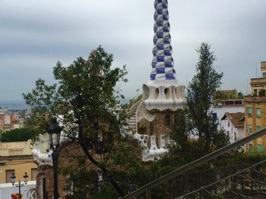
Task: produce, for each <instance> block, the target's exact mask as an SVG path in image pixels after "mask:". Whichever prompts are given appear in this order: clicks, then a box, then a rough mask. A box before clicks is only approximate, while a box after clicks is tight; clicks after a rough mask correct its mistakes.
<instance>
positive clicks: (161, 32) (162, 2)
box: [150, 0, 175, 80]
mask: <svg viewBox="0 0 266 199" xmlns="http://www.w3.org/2000/svg"><path fill="white" fill-rule="evenodd" d="M154 7H155V14H154V20H155V23H154V37H153V43H154V47H153V59H152V72H151V75H150V77H151V80H174V79H175V70H174V60H173V58H172V46H171V35H170V24H169V21H168V19H169V15H168V3H167V0H158V1H155V5H154Z"/></svg>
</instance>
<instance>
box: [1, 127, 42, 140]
mask: <svg viewBox="0 0 266 199" xmlns="http://www.w3.org/2000/svg"><path fill="white" fill-rule="evenodd" d="M36 133H37V132H36V131H35V130H34V129H30V128H19V129H12V130H10V131H6V132H5V133H3V134H2V137H1V142H22V141H28V140H30V139H32V138H34V137H35V136H36Z"/></svg>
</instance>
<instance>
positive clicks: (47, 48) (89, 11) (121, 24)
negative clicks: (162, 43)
mask: <svg viewBox="0 0 266 199" xmlns="http://www.w3.org/2000/svg"><path fill="white" fill-rule="evenodd" d="M153 4H154V0H146V1H143V0H127V1H126V2H125V1H121V0H120V1H119V0H99V1H92V0H87V1H84V0H77V1H68V2H63V3H61V2H60V1H57V2H54V1H52V0H48V1H45V2H42V3H39V2H32V1H29V0H25V1H23V2H17V1H16V2H10V1H7V0H4V1H2V2H1V8H0V9H1V12H0V24H1V25H0V27H1V31H0V42H1V45H0V52H1V53H0V59H1V73H0V74H1V75H0V78H1V84H0V85H1V86H0V89H1V95H0V101H1V100H2V101H3V100H5V101H9V100H23V98H22V93H27V92H30V91H31V89H33V88H34V87H35V81H36V80H37V79H39V78H42V79H45V80H47V83H48V84H51V83H53V82H54V81H53V75H52V69H53V67H54V66H55V65H56V62H57V61H60V62H62V64H63V65H64V66H68V65H69V64H71V63H72V62H73V61H74V60H75V59H76V58H77V57H80V56H82V57H83V58H85V59H86V58H87V57H88V55H89V53H90V52H91V51H92V50H93V49H96V48H97V47H98V46H99V45H102V47H103V48H104V49H105V50H106V51H107V52H108V53H112V54H113V55H114V63H113V65H114V66H116V67H122V66H123V65H126V66H127V69H128V72H129V73H128V75H127V77H128V79H129V82H128V83H126V84H121V85H118V87H119V88H121V89H122V93H123V94H124V95H125V96H126V98H127V99H130V98H133V97H135V96H136V95H138V94H141V93H142V84H143V83H146V82H147V81H149V76H150V72H151V62H152V48H153V41H152V40H153V35H154V33H153V24H154V19H153V14H154V7H153ZM168 6H169V22H170V25H171V28H170V34H171V37H172V42H171V43H172V47H173V58H174V68H175V70H176V79H177V81H178V83H179V84H180V85H187V83H188V82H189V81H190V80H191V78H192V77H193V76H194V75H195V73H196V71H195V65H196V63H197V61H198V54H197V52H196V49H197V48H199V46H200V44H201V43H202V42H208V43H209V44H211V50H212V51H214V54H215V55H216V58H217V60H216V61H215V63H214V66H216V70H217V72H223V73H224V77H223V79H222V82H223V84H222V87H221V89H237V90H238V91H241V92H243V93H244V94H247V93H248V92H249V90H250V89H249V88H250V85H249V81H250V78H254V77H259V76H260V62H261V61H265V60H266V54H265V52H266V37H265V35H266V21H265V18H266V13H265V11H264V8H265V7H266V2H265V1H260V0H254V1H252V3H251V2H250V1H248V0H244V1H243V0H235V1H230V4H229V1H219V2H217V1H215V2H213V1H211V0H203V1H200V2H199V1H195V0H191V1H181V0H180V1H177V0H168ZM137 90H139V91H138V92H137Z"/></svg>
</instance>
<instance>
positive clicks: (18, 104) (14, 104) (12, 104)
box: [0, 100, 27, 110]
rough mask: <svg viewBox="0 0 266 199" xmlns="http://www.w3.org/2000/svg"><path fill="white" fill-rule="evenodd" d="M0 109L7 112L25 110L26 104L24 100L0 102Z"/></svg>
mask: <svg viewBox="0 0 266 199" xmlns="http://www.w3.org/2000/svg"><path fill="white" fill-rule="evenodd" d="M0 107H2V108H6V109H9V110H17V109H26V108H27V104H26V103H25V101H24V100H0Z"/></svg>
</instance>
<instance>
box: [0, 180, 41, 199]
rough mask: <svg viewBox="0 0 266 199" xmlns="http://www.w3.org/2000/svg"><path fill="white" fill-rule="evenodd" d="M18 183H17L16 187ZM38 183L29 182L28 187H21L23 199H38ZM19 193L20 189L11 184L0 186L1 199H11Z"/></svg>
mask: <svg viewBox="0 0 266 199" xmlns="http://www.w3.org/2000/svg"><path fill="white" fill-rule="evenodd" d="M17 184H18V182H17V183H16V185H17ZM35 188H36V181H29V182H28V183H27V184H26V185H23V186H22V187H21V194H23V197H22V198H23V199H36V198H37V196H36V191H35ZM16 193H19V188H18V187H16V186H12V184H11V183H5V184H0V199H11V195H12V194H16Z"/></svg>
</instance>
